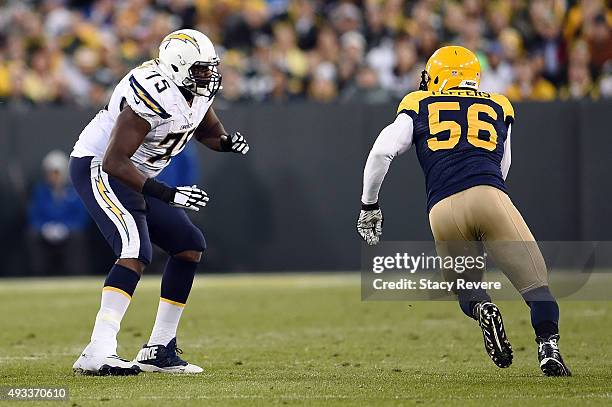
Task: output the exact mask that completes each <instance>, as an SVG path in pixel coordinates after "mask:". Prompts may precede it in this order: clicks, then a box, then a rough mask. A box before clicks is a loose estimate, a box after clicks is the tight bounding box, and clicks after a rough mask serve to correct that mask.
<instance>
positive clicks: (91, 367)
mask: <svg viewBox="0 0 612 407" xmlns="http://www.w3.org/2000/svg"><path fill="white" fill-rule="evenodd" d="M72 370H73V371H74V372H75V373H76V374H82V375H90V376H135V375H137V374H138V373H140V368H139V367H138V365H137V364H136V363H133V362H130V361H129V360H125V359H122V358H120V357H119V356H117V355H106V356H99V355H95V354H92V353H89V352H88V351H87V348H86V349H85V350H84V351H83V353H82V354H81V356H80V357H79V358H78V359H77V361H76V362H74V365H72Z"/></svg>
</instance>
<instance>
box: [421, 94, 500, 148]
mask: <svg viewBox="0 0 612 407" xmlns="http://www.w3.org/2000/svg"><path fill="white" fill-rule="evenodd" d="M460 109H461V107H460V105H459V102H435V103H432V104H430V105H429V131H430V132H431V135H432V136H434V137H432V138H429V139H427V146H428V147H429V149H430V150H433V151H437V150H449V149H451V148H453V147H455V146H456V145H457V143H459V138H460V137H461V125H460V124H459V123H458V122H456V121H454V120H440V112H441V111H449V110H451V111H452V110H460ZM480 113H485V114H486V115H488V116H489V117H491V118H492V119H493V120H497V112H495V110H494V109H493V108H492V107H491V106H489V105H485V104H482V103H474V104H472V105H470V107H469V108H468V109H467V123H468V126H467V140H468V142H469V143H470V144H472V145H473V146H475V147H480V148H484V149H485V150H488V151H493V150H495V147H497V131H496V130H495V127H493V125H492V124H491V123H489V122H485V121H483V120H480V119H479V118H478V115H479V114H480ZM481 130H483V131H486V132H488V133H489V139H488V140H483V139H481V138H478V133H479V132H480V131H481ZM443 131H449V132H450V137H449V138H448V139H447V140H439V139H438V138H437V137H435V135H436V134H439V133H441V132H443Z"/></svg>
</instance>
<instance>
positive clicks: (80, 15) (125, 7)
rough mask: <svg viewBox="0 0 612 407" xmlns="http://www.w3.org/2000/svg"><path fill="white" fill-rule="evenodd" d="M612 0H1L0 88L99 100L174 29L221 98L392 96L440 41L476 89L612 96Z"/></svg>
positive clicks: (25, 98) (32, 99)
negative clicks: (181, 32) (206, 45)
mask: <svg viewBox="0 0 612 407" xmlns="http://www.w3.org/2000/svg"><path fill="white" fill-rule="evenodd" d="M611 27H612V10H611V9H610V7H609V6H608V4H607V1H606V0H573V1H572V0H533V1H526V0H491V1H486V0H464V1H452V0H405V1H404V0H361V1H360V0H353V1H351V0H344V1H342V0H338V1H331V0H319V1H317V0H157V1H153V0H121V1H114V0H94V1H91V0H90V1H87V0H38V1H36V0H30V1H28V0H20V1H16V0H15V1H12V0H0V101H2V102H5V103H7V104H32V103H34V104H39V103H42V104H44V103H52V104H79V105H83V106H103V105H105V104H106V102H107V99H108V97H109V92H110V91H112V89H113V87H114V85H115V84H116V83H117V82H118V81H119V80H120V79H121V77H122V76H123V75H125V73H127V72H128V71H129V70H130V69H131V68H133V67H134V66H136V65H138V64H140V63H141V62H143V61H145V60H148V59H150V58H152V57H155V55H156V53H157V47H158V44H159V42H160V40H161V39H162V38H163V37H164V36H165V35H166V34H167V33H168V32H171V31H173V30H175V29H178V28H196V29H198V30H200V31H202V32H204V33H206V34H207V35H208V36H210V37H211V39H212V40H213V42H214V43H215V44H216V46H217V49H218V52H219V54H220V55H221V58H222V73H223V90H222V92H221V94H220V96H219V97H220V99H222V100H224V101H226V102H227V103H239V102H249V101H250V102H280V103H285V102H288V101H293V100H314V101H318V102H331V101H340V102H345V101H363V102H366V103H383V102H389V101H397V100H398V99H399V98H401V97H402V96H403V95H404V94H405V93H407V92H409V91H411V90H415V89H417V88H418V84H419V80H420V71H421V70H422V69H423V67H424V63H425V61H426V60H427V58H428V57H429V56H430V55H431V54H432V52H433V51H435V50H436V48H438V47H440V46H441V45H444V44H458V45H463V46H466V47H468V48H469V49H471V50H473V51H475V52H476V53H477V55H478V57H479V59H480V61H481V65H482V68H483V79H482V85H481V88H482V90H485V91H490V92H501V93H505V94H507V95H508V96H509V98H510V99H512V100H541V101H545V100H553V99H583V98H593V99H597V98H610V97H612V29H611Z"/></svg>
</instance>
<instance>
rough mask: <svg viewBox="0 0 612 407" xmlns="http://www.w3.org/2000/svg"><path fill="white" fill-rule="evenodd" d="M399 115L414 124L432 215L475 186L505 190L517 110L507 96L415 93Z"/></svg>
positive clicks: (444, 92) (475, 92) (406, 98)
mask: <svg viewBox="0 0 612 407" xmlns="http://www.w3.org/2000/svg"><path fill="white" fill-rule="evenodd" d="M397 111H398V114H403V113H405V114H408V115H409V116H410V117H412V120H413V121H414V131H413V144H414V145H415V148H416V153H417V157H418V159H419V163H420V164H421V168H423V173H424V174H425V184H426V188H427V210H428V211H429V210H430V209H431V208H432V207H433V206H434V205H435V204H436V203H438V202H439V201H440V200H442V199H444V198H446V197H448V196H450V195H453V194H455V193H457V192H460V191H463V190H465V189H468V188H471V187H473V186H476V185H490V186H493V187H496V188H498V189H500V190H502V191H504V192H505V191H506V186H505V183H504V179H503V177H502V173H501V161H502V157H503V155H504V142H505V141H506V138H507V136H508V126H509V125H510V124H511V123H512V122H513V121H514V110H513V109H512V105H511V104H510V102H509V101H508V99H507V98H506V97H505V96H503V95H499V94H489V93H485V92H477V91H473V90H450V91H442V92H434V91H416V92H412V93H409V94H408V95H406V96H405V97H404V99H403V100H402V102H401V103H400V105H399V108H398V110H397Z"/></svg>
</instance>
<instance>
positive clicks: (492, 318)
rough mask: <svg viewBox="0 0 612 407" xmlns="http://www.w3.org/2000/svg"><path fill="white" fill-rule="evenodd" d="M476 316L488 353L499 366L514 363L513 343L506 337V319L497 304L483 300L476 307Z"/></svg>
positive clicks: (502, 366)
mask: <svg viewBox="0 0 612 407" xmlns="http://www.w3.org/2000/svg"><path fill="white" fill-rule="evenodd" d="M474 316H475V317H476V320H477V321H478V324H479V325H480V329H482V337H483V339H484V346H485V350H486V351H487V354H488V355H489V357H490V358H491V360H492V361H493V363H495V364H496V365H497V367H501V368H504V367H508V366H510V365H511V364H512V345H510V342H509V341H508V338H507V337H506V331H505V330H504V321H503V320H502V316H501V312H500V311H499V308H497V305H495V304H493V303H492V302H481V303H478V304H476V306H475V307H474Z"/></svg>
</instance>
